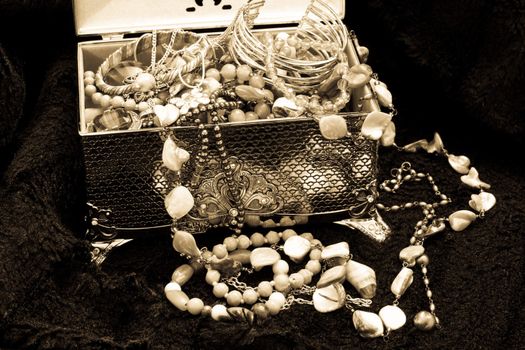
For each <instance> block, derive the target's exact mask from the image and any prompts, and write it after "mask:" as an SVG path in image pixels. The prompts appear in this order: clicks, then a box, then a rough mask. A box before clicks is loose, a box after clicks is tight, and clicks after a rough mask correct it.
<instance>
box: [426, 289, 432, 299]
mask: <svg viewBox="0 0 525 350" xmlns="http://www.w3.org/2000/svg"><path fill="white" fill-rule="evenodd" d="M427 298H432V291H431V290H430V289H429V290H427Z"/></svg>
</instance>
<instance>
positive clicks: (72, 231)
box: [0, 0, 525, 349]
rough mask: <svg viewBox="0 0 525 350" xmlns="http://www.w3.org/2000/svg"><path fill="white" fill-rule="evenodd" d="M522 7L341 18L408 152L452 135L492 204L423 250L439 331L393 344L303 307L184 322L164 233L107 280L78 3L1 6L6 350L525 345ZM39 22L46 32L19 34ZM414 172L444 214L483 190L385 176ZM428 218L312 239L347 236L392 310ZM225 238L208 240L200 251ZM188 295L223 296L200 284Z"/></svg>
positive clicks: (448, 6) (0, 322)
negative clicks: (92, 223) (90, 215)
mask: <svg viewBox="0 0 525 350" xmlns="http://www.w3.org/2000/svg"><path fill="white" fill-rule="evenodd" d="M523 10H524V7H523V4H522V2H520V1H510V0H496V1H492V2H483V3H480V2H474V1H468V0H461V1H430V2H428V1H427V2H420V1H394V0H390V1H387V0H383V1H380V0H373V1H366V2H364V1H363V2H357V1H356V2H352V3H350V4H348V5H347V20H346V21H347V22H348V23H349V26H350V27H351V28H353V29H355V30H356V32H357V34H358V36H359V38H360V41H361V43H362V44H364V45H366V46H368V47H369V48H370V52H371V57H370V61H369V63H370V64H371V65H372V66H373V67H374V70H375V71H377V72H378V73H379V74H380V77H381V78H382V80H384V81H385V82H386V83H387V84H388V85H389V88H390V89H391V91H392V92H393V94H394V96H395V102H396V105H397V108H398V110H399V112H400V113H399V116H398V117H397V118H398V119H397V121H396V122H397V124H398V126H399V130H398V143H400V144H403V143H406V142H409V141H413V140H415V139H419V138H422V137H425V138H430V137H431V132H432V131H434V130H438V131H440V133H441V134H442V135H443V138H444V140H445V144H446V146H447V148H448V149H449V150H450V151H451V152H452V153H455V154H466V155H468V156H470V158H471V160H472V161H473V163H474V165H475V166H476V168H477V169H478V170H479V171H480V173H481V175H482V179H483V180H485V181H487V182H489V183H491V184H492V185H493V188H492V189H491V192H492V193H494V194H495V195H496V197H497V199H498V204H497V205H496V207H495V208H494V209H493V210H491V211H490V212H489V213H488V214H487V216H486V218H485V219H484V220H478V221H477V222H475V223H474V224H473V225H471V226H470V227H469V228H468V229H467V230H466V231H464V232H461V233H453V232H450V230H449V231H447V232H445V233H444V234H442V235H440V236H437V237H434V238H431V239H429V240H428V241H427V244H426V247H427V250H428V254H429V256H430V259H431V264H430V266H429V275H430V280H431V287H432V290H433V291H434V300H435V302H436V305H437V313H438V315H439V316H440V319H441V322H442V324H443V328H442V329H441V330H439V331H433V332H429V333H422V332H419V331H417V330H416V329H415V328H414V327H413V325H412V322H411V321H409V322H408V323H407V325H406V326H405V327H404V328H402V329H401V330H399V331H396V332H393V333H392V334H391V335H390V339H389V340H388V341H387V342H384V341H383V339H376V340H366V339H362V338H360V337H359V336H358V335H357V333H356V332H355V330H354V328H353V326H352V321H351V314H350V313H349V312H347V311H344V310H339V311H336V312H334V313H330V314H320V313H317V312H315V311H314V310H313V309H312V308H311V307H310V306H307V305H295V306H294V307H292V308H291V309H290V310H287V311H283V312H282V313H280V314H279V315H278V316H277V317H274V318H271V319H269V320H268V321H266V322H264V323H262V324H258V325H257V326H255V327H253V328H248V327H247V326H246V325H243V324H230V323H217V322H214V321H211V320H210V319H208V318H199V317H193V316H191V315H189V314H188V313H183V312H179V311H177V310H176V309H175V308H174V307H173V306H172V305H170V304H169V302H168V301H166V300H165V298H164V296H163V286H164V285H165V283H166V282H167V281H168V280H169V278H170V276H171V273H172V271H173V269H174V268H175V267H176V266H178V265H179V264H181V263H182V262H183V261H182V259H181V258H180V257H179V256H178V255H177V254H175V253H174V251H173V249H172V248H171V242H170V239H169V237H168V236H167V235H166V236H160V237H155V238H154V239H149V240H140V241H134V242H131V243H128V244H127V245H125V246H123V247H121V248H119V249H118V250H116V251H115V252H114V253H112V255H111V256H110V257H109V259H108V260H107V261H106V263H105V264H104V265H103V266H102V268H98V267H95V266H93V265H92V264H90V263H89V246H88V244H87V243H86V242H85V241H84V240H83V239H82V235H83V230H84V227H83V224H82V218H83V214H84V212H83V210H84V206H83V203H84V202H85V200H84V197H85V192H84V191H85V190H84V187H83V165H82V159H81V147H80V139H79V136H78V133H77V103H76V101H77V90H76V60H75V43H76V40H77V39H76V37H75V35H74V30H73V22H72V17H71V16H72V15H71V9H70V2H69V1H53V2H48V1H45V2H44V1H36V0H35V1H24V2H19V1H6V0H3V1H0V18H1V21H0V28H1V31H0V175H1V181H0V348H6V349H19V348H38V349H56V348H81V349H100V348H104V349H106V348H115V349H120V348H127V349H139V348H152V349H165V348H184V349H185V348H188V349H189V348H243V347H246V348H248V347H256V348H272V349H289V348H299V349H303V348H312V349H317V348H326V349H334V348H352V349H353V348H359V349H369V348H371V349H383V348H410V349H518V348H522V347H523V344H522V339H523V338H524V336H525V334H523V329H524V328H523V325H524V318H525V314H524V310H525V305H524V304H523V296H524V290H525V288H524V283H523V271H524V265H525V264H524V257H525V254H524V251H523V249H524V238H523V237H524V236H523V227H524V214H525V213H524V208H523V203H522V202H523V193H524V190H525V188H524V185H523V177H522V176H523V173H522V170H521V167H520V165H519V164H518V163H517V160H516V154H518V153H520V149H519V147H522V146H523V136H524V133H523V117H524V113H523V108H524V105H525V104H524V103H523V102H524V101H523V99H524V97H523V93H520V91H522V90H523V89H522V86H521V85H522V81H523V70H524V69H525V68H524V67H525V56H524V55H525V48H524V46H523V43H524V42H525V34H524V33H525V31H524V26H525V17H524V16H523ZM28 23H30V24H32V25H33V26H34V27H35V28H38V30H36V31H33V32H31V33H28V34H25V33H22V32H21V31H20V30H18V29H19V28H20V27H21V26H24V27H27V25H28ZM405 160H407V161H410V162H411V163H412V165H413V167H414V168H415V169H417V170H419V171H423V172H429V173H431V174H432V175H433V176H434V178H435V180H436V182H437V183H438V185H439V186H440V187H441V188H442V191H443V192H444V193H447V194H449V195H450V196H451V197H452V198H453V200H454V202H453V203H452V204H451V205H449V206H447V207H446V208H445V209H444V210H441V211H440V212H441V213H443V214H445V213H450V212H452V211H454V210H457V209H465V208H466V206H467V202H468V199H469V196H470V193H471V191H469V190H468V189H465V188H464V187H463V186H461V185H460V184H459V177H458V175H457V174H455V173H454V172H453V171H452V170H451V169H450V168H449V167H448V165H447V164H446V162H445V161H444V160H440V159H438V158H436V157H434V156H431V155H423V154H410V155H402V154H399V153H397V152H393V151H389V150H384V151H382V152H381V155H380V168H381V174H380V179H385V178H386V177H387V176H389V171H390V169H391V168H393V167H397V166H399V165H400V164H401V162H402V161H405ZM408 199H410V200H425V201H428V200H430V199H431V193H430V192H429V191H427V190H425V187H422V186H416V187H415V188H414V190H412V191H401V193H400V194H399V196H386V195H385V196H382V197H381V201H383V202H385V203H393V202H401V201H406V200H408ZM419 215H420V213H418V212H416V211H414V212H409V211H407V212H403V213H396V214H385V215H384V218H385V220H386V221H387V222H388V223H389V224H390V225H391V227H392V229H393V235H392V237H391V238H390V239H389V240H388V241H387V242H385V243H384V244H382V245H379V244H376V243H373V242H372V241H370V240H369V239H367V238H365V237H364V236H362V235H360V234H357V233H355V232H351V231H349V230H347V229H343V228H341V227H338V226H335V225H332V226H330V225H328V226H323V227H307V228H305V229H304V230H309V231H312V232H314V234H315V235H316V236H318V237H319V239H321V240H322V241H323V242H325V243H326V244H329V243H334V242H338V241H340V240H346V241H347V242H349V244H350V247H351V251H352V254H353V256H354V257H355V259H356V260H357V261H361V262H364V263H366V264H368V265H369V266H371V267H372V268H374V269H375V270H376V273H377V278H378V294H377V296H376V297H375V298H374V305H375V306H376V307H377V306H378V305H385V304H387V303H391V302H392V296H391V294H390V292H389V285H390V283H391V281H392V278H393V277H394V276H395V274H396V273H397V271H398V270H399V268H400V263H399V261H398V258H397V254H398V252H399V250H400V249H401V248H403V247H404V246H406V245H407V242H408V239H409V237H410V233H411V231H412V227H413V225H414V223H415V222H416V221H417V220H418V218H419ZM223 237H224V235H218V236H210V235H208V236H199V237H198V243H199V245H204V244H206V245H208V246H212V245H213V244H216V243H217V242H219V241H222V238H223ZM292 268H293V267H292ZM420 276H421V275H420V274H419V273H418V274H417V277H416V279H415V281H414V284H413V286H412V287H411V288H410V289H409V291H408V292H407V293H406V295H405V296H404V297H403V298H402V300H401V307H402V308H403V310H405V311H406V312H407V315H408V316H409V317H410V318H411V317H412V315H414V313H415V312H417V311H418V310H421V309H425V308H427V307H428V304H427V302H426V298H425V296H424V288H423V287H422V283H421V281H420ZM264 277H265V278H271V275H270V274H269V273H268V274H267V275H265V276H264ZM185 290H186V291H187V292H188V295H190V296H192V297H193V296H198V297H202V298H204V299H205V300H207V301H209V302H212V300H213V299H212V298H210V296H211V288H210V286H208V285H206V284H205V283H204V282H203V276H197V277H195V278H193V279H192V280H191V281H190V282H189V283H188V285H187V287H185ZM375 311H377V308H375Z"/></svg>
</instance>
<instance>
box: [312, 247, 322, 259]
mask: <svg viewBox="0 0 525 350" xmlns="http://www.w3.org/2000/svg"><path fill="white" fill-rule="evenodd" d="M310 259H311V260H321V250H320V249H312V250H311V251H310Z"/></svg>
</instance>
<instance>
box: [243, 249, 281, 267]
mask: <svg viewBox="0 0 525 350" xmlns="http://www.w3.org/2000/svg"><path fill="white" fill-rule="evenodd" d="M280 259H281V256H280V255H279V253H278V252H276V251H275V250H273V249H272V248H267V247H264V248H255V249H254V250H253V251H252V254H251V255H250V263H251V264H252V266H253V268H254V269H256V270H259V269H261V268H262V267H264V266H269V265H273V264H275V263H276V262H277V261H279V260H280Z"/></svg>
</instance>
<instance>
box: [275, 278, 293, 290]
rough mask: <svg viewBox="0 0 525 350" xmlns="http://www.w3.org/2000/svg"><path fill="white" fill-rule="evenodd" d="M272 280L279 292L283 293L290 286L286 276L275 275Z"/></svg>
mask: <svg viewBox="0 0 525 350" xmlns="http://www.w3.org/2000/svg"><path fill="white" fill-rule="evenodd" d="M273 280H274V281H275V289H276V290H278V291H279V292H282V291H285V290H286V289H288V287H289V286H290V279H289V278H288V275H285V274H281V275H275V276H274V278H273Z"/></svg>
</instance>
